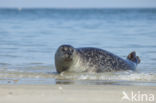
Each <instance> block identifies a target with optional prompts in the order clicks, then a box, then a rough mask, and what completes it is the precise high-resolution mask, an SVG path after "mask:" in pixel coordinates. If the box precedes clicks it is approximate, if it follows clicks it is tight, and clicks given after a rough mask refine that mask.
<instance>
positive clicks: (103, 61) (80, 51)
mask: <svg viewBox="0 0 156 103" xmlns="http://www.w3.org/2000/svg"><path fill="white" fill-rule="evenodd" d="M139 63H140V58H139V57H138V56H136V52H135V51H133V52H131V53H130V54H129V55H128V56H127V59H123V58H121V57H119V56H117V55H115V54H113V53H111V52H109V51H106V50H103V49H99V48H94V47H84V48H74V47H73V46H71V45H61V46H60V47H59V48H58V49H57V51H56V53H55V66H56V70H57V72H58V73H61V72H63V71H69V72H109V71H119V70H136V66H137V64H139Z"/></svg>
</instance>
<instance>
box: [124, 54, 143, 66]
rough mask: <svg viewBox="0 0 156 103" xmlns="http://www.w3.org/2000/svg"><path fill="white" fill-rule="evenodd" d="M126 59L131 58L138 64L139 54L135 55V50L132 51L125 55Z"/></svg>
mask: <svg viewBox="0 0 156 103" xmlns="http://www.w3.org/2000/svg"><path fill="white" fill-rule="evenodd" d="M127 59H128V60H131V61H132V62H134V63H136V64H139V63H140V62H141V60H140V58H139V56H136V52H135V51H133V52H131V53H130V54H129V55H128V56H127Z"/></svg>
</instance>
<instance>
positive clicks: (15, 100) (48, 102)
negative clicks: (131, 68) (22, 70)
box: [0, 85, 156, 103]
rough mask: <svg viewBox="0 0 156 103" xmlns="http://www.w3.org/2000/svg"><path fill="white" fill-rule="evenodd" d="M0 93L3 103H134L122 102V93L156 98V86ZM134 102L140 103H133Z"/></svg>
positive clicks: (20, 88)
mask: <svg viewBox="0 0 156 103" xmlns="http://www.w3.org/2000/svg"><path fill="white" fill-rule="evenodd" d="M0 91H1V92H0V103H53V102H54V103H60V102H62V103H80V102H83V103H86V102H88V103H95V102H96V103H124V102H127V103H130V102H131V103H132V101H129V100H122V97H123V91H124V92H126V93H127V95H128V96H130V94H131V92H133V93H135V94H137V97H139V95H141V94H147V96H149V95H150V94H152V95H154V96H156V87H154V86H121V85H0ZM139 93H140V94H139ZM154 99H155V100H154V101H152V102H150V103H154V102H155V101H156V97H155V98H154ZM137 100H138V98H137ZM144 100H145V99H144ZM135 102H138V101H134V102H133V103H135ZM141 103H149V101H141Z"/></svg>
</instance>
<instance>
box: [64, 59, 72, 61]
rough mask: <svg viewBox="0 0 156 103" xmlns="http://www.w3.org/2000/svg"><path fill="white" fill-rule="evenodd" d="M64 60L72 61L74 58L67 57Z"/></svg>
mask: <svg viewBox="0 0 156 103" xmlns="http://www.w3.org/2000/svg"><path fill="white" fill-rule="evenodd" d="M64 60H65V61H68V62H70V61H72V58H65V59H64Z"/></svg>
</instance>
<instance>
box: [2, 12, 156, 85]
mask: <svg viewBox="0 0 156 103" xmlns="http://www.w3.org/2000/svg"><path fill="white" fill-rule="evenodd" d="M61 44H72V45H73V46H74V47H98V48H102V49H105V50H107V51H111V52H112V53H114V54H116V55H119V56H121V57H123V58H126V56H127V55H128V54H129V53H130V52H131V51H134V50H135V51H136V53H137V55H138V56H139V57H140V58H141V64H139V65H138V67H137V71H135V72H133V71H124V72H115V73H110V72H108V73H98V74H97V73H62V74H61V75H59V74H57V73H56V71H55V65H54V54H55V51H56V49H57V48H58V46H59V45H61ZM14 83H16V84H60V83H62V84H101V85H103V84H112V85H113V84H116V85H154V86H156V9H22V10H18V9H0V84H14Z"/></svg>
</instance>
